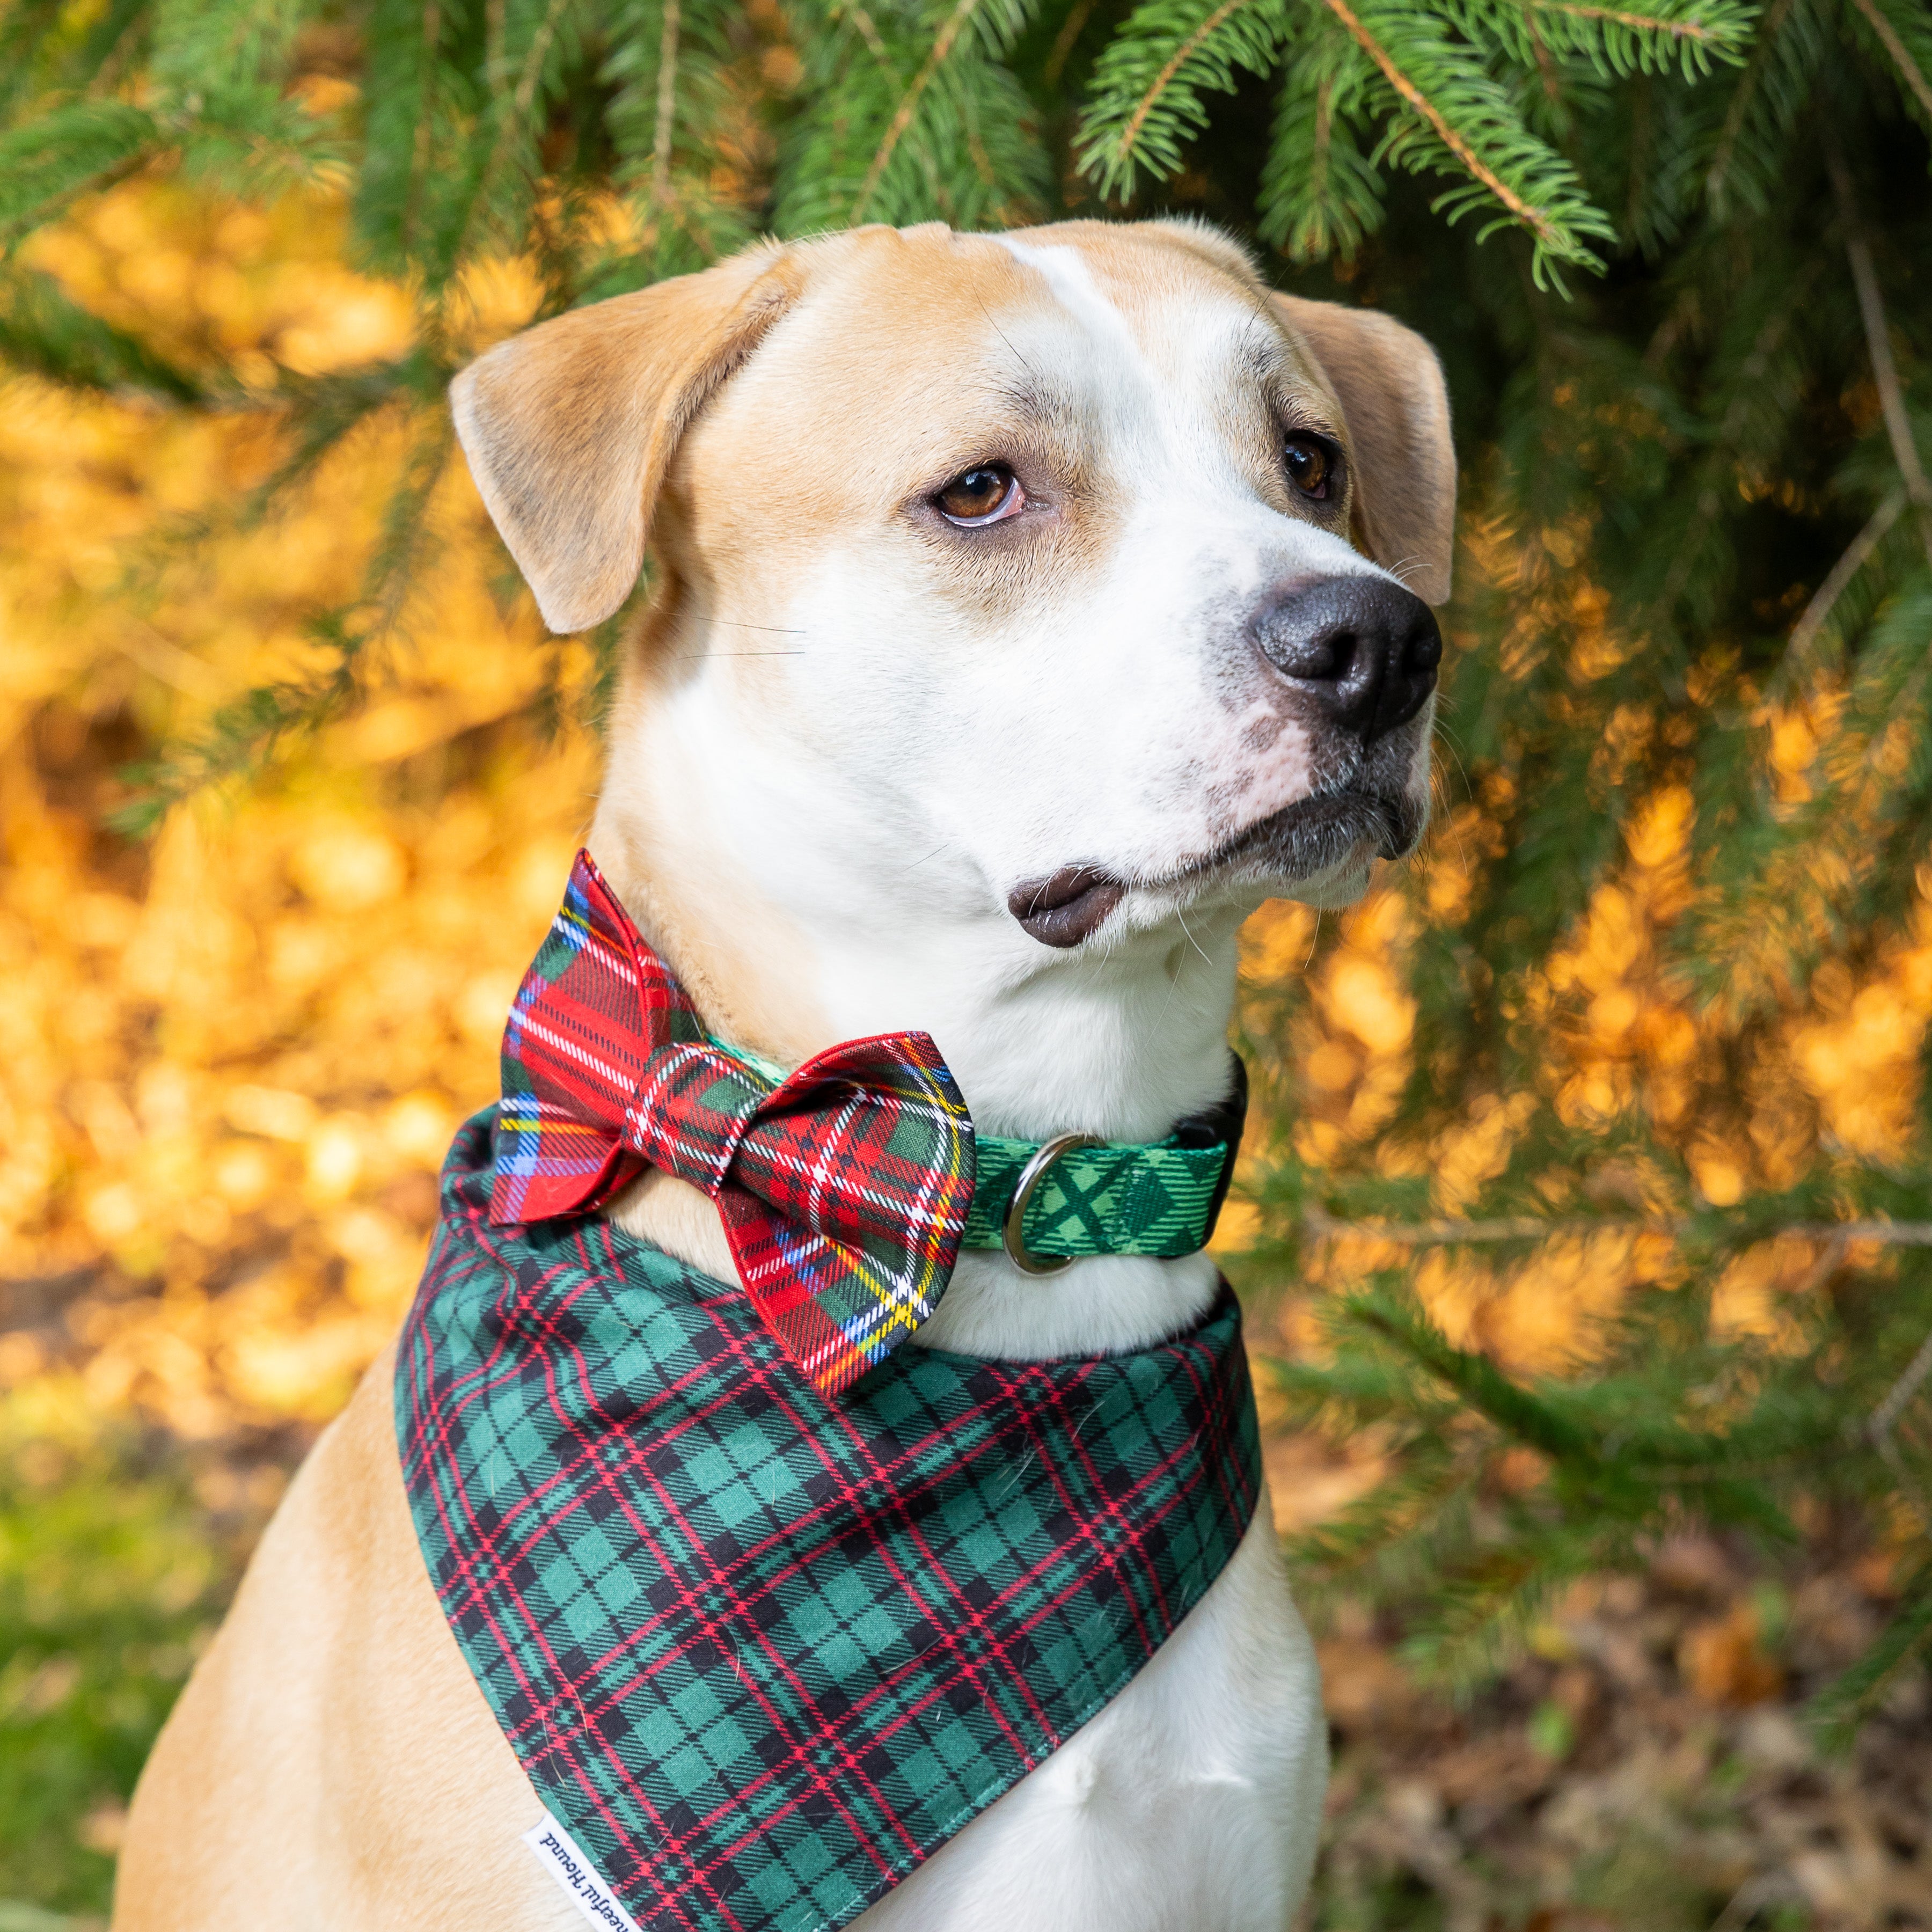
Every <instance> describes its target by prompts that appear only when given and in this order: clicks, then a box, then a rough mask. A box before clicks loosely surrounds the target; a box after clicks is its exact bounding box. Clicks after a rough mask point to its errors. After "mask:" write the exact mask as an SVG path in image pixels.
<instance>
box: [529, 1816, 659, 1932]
mask: <svg viewBox="0 0 1932 1932" xmlns="http://www.w3.org/2000/svg"><path fill="white" fill-rule="evenodd" d="M523 1843H525V1844H526V1845H527V1846H529V1848H530V1849H531V1850H532V1852H535V1854H536V1855H537V1858H538V1861H539V1862H540V1863H541V1864H542V1865H543V1867H544V1870H547V1872H548V1873H550V1876H551V1877H552V1878H553V1879H556V1882H557V1883H558V1884H559V1885H562V1887H563V1888H564V1890H565V1891H567V1892H568V1893H569V1894H570V1895H571V1898H572V1899H574V1900H575V1901H576V1904H577V1910H578V1911H580V1912H582V1913H583V1915H584V1917H585V1918H587V1919H589V1921H590V1922H591V1924H593V1925H601V1926H602V1927H604V1932H638V1927H637V1921H636V1920H635V1919H634V1918H632V1917H631V1915H630V1914H629V1913H628V1912H626V1911H625V1909H624V1908H623V1907H622V1906H621V1905H619V1903H617V1901H616V1899H615V1898H614V1897H613V1896H612V1895H611V1892H610V1887H609V1886H608V1885H605V1884H604V1882H603V1881H602V1880H601V1879H599V1878H598V1876H597V1874H596V1873H595V1871H594V1870H592V1868H591V1864H590V1861H589V1859H588V1858H586V1857H585V1856H584V1855H583V1853H582V1852H580V1851H579V1850H578V1849H577V1842H576V1841H575V1840H574V1838H571V1835H570V1834H569V1833H568V1832H566V1831H565V1829H563V1827H562V1826H561V1825H559V1823H557V1822H556V1820H555V1819H554V1818H553V1817H551V1816H550V1814H549V1813H548V1812H547V1811H546V1812H545V1813H544V1815H543V1817H542V1819H541V1821H540V1822H538V1823H536V1824H534V1825H532V1826H531V1827H530V1829H529V1830H528V1831H527V1832H525V1833H524V1834H523Z"/></svg>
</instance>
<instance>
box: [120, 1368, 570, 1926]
mask: <svg viewBox="0 0 1932 1932" xmlns="http://www.w3.org/2000/svg"><path fill="white" fill-rule="evenodd" d="M394 1374H395V1350H394V1349H393V1348H392V1349H385V1350H384V1351H383V1354H382V1355H380V1357H379V1358H377V1361H376V1362H375V1364H374V1366H373V1367H371V1369H370V1370H369V1373H368V1375H367V1376H365V1377H364V1378H363V1380H362V1386H361V1387H360V1388H359V1389H358V1390H357V1391H356V1395H355V1397H354V1399H353V1400H352V1401H351V1402H350V1405H349V1406H348V1408H347V1409H345V1410H344V1412H343V1413H342V1415H341V1416H340V1417H338V1418H337V1420H336V1421H335V1422H334V1423H333V1424H331V1425H330V1427H329V1429H328V1430H326V1432H325V1433H324V1434H323V1438H322V1439H321V1441H320V1442H318V1443H317V1445H316V1446H315V1448H314V1451H313V1452H312V1453H311V1455H310V1457H309V1458H308V1461H307V1462H305V1463H304V1464H303V1465H302V1469H301V1470H300V1472H299V1473H298V1475H296V1480H295V1481H294V1483H293V1484H292V1485H291V1487H290V1490H289V1493H288V1495H287V1497H286V1498H285V1499H284V1502H283V1503H282V1506H281V1508H280V1509H279V1510H278V1511H277V1512H276V1514H275V1520H274V1521H273V1522H272V1523H271V1524H270V1525H269V1529H268V1532H267V1534H266V1535H264V1537H263V1539H262V1542H261V1545H260V1548H259V1549H258V1550H257V1551H256V1553H255V1557H254V1562H252V1563H251V1565H249V1568H248V1577H247V1578H246V1579H245V1581H244V1582H243V1583H242V1589H241V1592H240V1594H239V1595H238V1596H237V1597H236V1601H235V1604H234V1607H233V1609H232V1610H230V1611H229V1614H228V1618H227V1621H226V1622H225V1623H224V1624H223V1625H222V1627H221V1630H220V1634H219V1635H217V1637H216V1638H215V1640H214V1644H213V1645H212V1646H211V1648H210V1649H209V1650H208V1654H207V1655H205V1657H203V1658H202V1660H201V1662H200V1664H199V1666H198V1667H196V1671H195V1673H194V1677H193V1682H191V1683H190V1685H189V1687H188V1688H187V1691H186V1692H185V1693H184V1694H183V1696H182V1697H181V1701H180V1703H178V1704H177V1705H176V1706H175V1710H174V1714H173V1715H172V1717H171V1718H169V1720H168V1723H167V1725H166V1728H165V1729H164V1730H163V1731H162V1733H161V1735H160V1739H159V1741H158V1742H157V1743H156V1745H155V1746H154V1752H153V1754H152V1755H151V1757H150V1758H149V1759H148V1764H147V1768H146V1769H145V1771H144V1772H143V1773H142V1780H141V1787H140V1790H139V1793H137V1794H136V1801H135V1805H134V1810H133V1818H132V1820H131V1823H130V1830H129V1832H128V1835H127V1844H126V1848H125V1849H124V1851H123V1852H122V1854H121V1869H120V1873H119V1876H118V1882H117V1884H116V1885H115V1917H114V1923H115V1927H116V1932H227V1929H228V1928H229V1927H235V1928H238V1929H239V1928H240V1927H251V1926H254V1925H257V1924H260V1923H261V1922H263V1915H262V1902H263V1901H264V1900H271V1901H273V1904H274V1910H273V1913H272V1922H273V1923H275V1924H276V1925H277V1927H278V1928H279V1932H308V1928H314V1932H363V1928H365V1927H366V1928H369V1932H375V1928H377V1927H395V1926H399V1925H403V1924H415V1923H419V1922H420V1923H425V1924H428V1923H449V1924H483V1923H488V1924H496V1923H504V1922H510V1921H511V1920H513V1919H514V1920H515V1922H517V1923H519V1924H520V1925H522V1926H523V1927H527V1928H529V1932H538V1928H539V1927H545V1926H556V1927H562V1926H566V1925H569V1924H574V1923H575V1922H576V1921H575V1918H574V1914H573V1913H572V1912H571V1908H570V1906H569V1905H568V1903H567V1902H565V1901H564V1900H562V1898H561V1897H559V1894H558V1893H557V1892H556V1889H555V1888H554V1887H553V1885H551V1883H550V1880H549V1879H547V1878H546V1877H545V1876H544V1873H543V1872H542V1870H541V1867H539V1866H538V1864H536V1862H535V1861H534V1860H533V1859H532V1858H531V1857H530V1855H529V1852H526V1850H525V1849H523V1846H522V1845H521V1844H520V1843H518V1842H517V1840H518V1837H519V1835H520V1834H521V1833H522V1832H525V1831H526V1830H528V1829H529V1827H530V1826H532V1824H534V1823H535V1822H536V1820H537V1818H538V1815H539V1814H540V1813H541V1810H542V1807H541V1805H539V1804H538V1801H537V1799H536V1796H535V1793H533V1792H532V1790H531V1789H530V1787H529V1782H528V1781H527V1780H526V1778H524V1776H523V1772H522V1770H521V1769H520V1767H519V1766H518V1765H517V1760H516V1757H515V1754H514V1753H513V1752H512V1751H511V1749H510V1747H509V1745H508V1742H506V1741H505V1738H504V1736H503V1734H502V1731H501V1730H499V1728H498V1726H497V1724H496V1718H495V1717H494V1716H493V1715H492V1714H491V1712H490V1707H489V1706H488V1705H487V1703H484V1698H483V1694H482V1692H481V1691H480V1690H479V1689H478V1688H477V1685H476V1681H475V1679H474V1678H472V1676H470V1674H469V1667H468V1666H467V1665H466V1664H465V1663H464V1662H463V1656H462V1653H461V1652H460V1651H458V1649H457V1647H456V1640H455V1638H454V1637H452V1636H451V1634H450V1632H449V1625H448V1624H447V1623H446V1622H444V1620H443V1611H442V1609H441V1607H440V1605H439V1604H437V1600H436V1593H435V1592H434V1590H433V1589H431V1586H430V1581H429V1576H428V1572H427V1571H425V1569H424V1568H423V1561H422V1555H421V1553H419V1550H418V1549H417V1547H416V1529H415V1526H414V1525H413V1523H411V1522H410V1516H409V1508H408V1504H407V1501H406V1500H405V1499H404V1494H403V1485H402V1472H401V1468H400V1466H399V1465H398V1457H397V1453H396V1438H395V1424H394V1422H393V1420H392V1409H391V1401H392V1379H393V1376H394ZM319 1817H320V1818H323V1819H328V1820H333V1821H335V1829H334V1830H333V1831H332V1832H329V1833H327V1834H326V1835H318V1833H317V1830H316V1828H315V1827H316V1820H317V1819H318V1818H319ZM288 1900H305V1901H306V1902H307V1904H308V1912H307V1915H306V1916H305V1917H304V1918H301V1919H300V1920H299V1921H291V1920H290V1919H289V1918H287V1917H285V1916H284V1915H283V1912H284V1909H285V1906H286V1902H287V1901H288ZM412 1900H414V1901H415V1903H414V1904H412V1903H411V1901H412ZM431 1901H433V1902H434V1903H433V1904H432V1903H431ZM519 1913H520V1915H521V1916H520V1918H518V1917H517V1914H519Z"/></svg>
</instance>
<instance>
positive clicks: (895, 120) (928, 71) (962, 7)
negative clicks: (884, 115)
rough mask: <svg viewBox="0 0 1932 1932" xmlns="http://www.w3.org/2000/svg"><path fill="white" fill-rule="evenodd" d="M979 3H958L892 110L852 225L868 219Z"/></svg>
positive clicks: (855, 204) (977, 0)
mask: <svg viewBox="0 0 1932 1932" xmlns="http://www.w3.org/2000/svg"><path fill="white" fill-rule="evenodd" d="M979 8H980V0H956V5H955V6H954V7H953V11H952V12H951V13H949V14H948V15H947V17H946V21H945V24H944V26H941V28H940V30H939V31H938V34H936V35H935V37H934V39H933V43H932V52H930V53H929V54H928V55H926V60H925V63H924V65H922V66H921V68H919V71H918V73H917V74H915V75H913V79H912V84H911V85H910V86H909V87H907V89H906V91H905V92H904V94H903V95H901V96H900V97H899V102H898V106H897V107H895V108H894V109H893V110H892V118H891V120H890V121H888V122H887V123H886V131H885V133H884V135H883V136H882V137H881V139H880V142H879V145H878V150H877V152H876V153H875V154H874V155H873V157H872V164H871V166H870V167H869V168H868V169H866V170H865V180H864V181H863V182H862V184H861V185H860V187H859V196H858V199H857V200H856V201H855V202H853V204H852V221H853V225H854V226H856V225H857V224H858V223H859V222H861V221H862V220H865V211H866V209H867V208H869V207H870V206H871V202H872V196H874V194H875V193H877V190H878V186H879V182H880V179H881V178H882V177H883V175H884V174H885V172H886V168H887V167H888V166H890V165H891V162H892V154H893V153H894V151H895V149H896V148H898V144H899V142H901V140H903V139H904V137H905V132H906V130H907V128H908V127H910V126H911V125H912V124H913V116H914V115H916V114H917V113H918V112H919V99H920V97H921V96H922V95H924V93H925V92H926V89H928V88H929V87H930V86H932V80H933V77H934V76H935V74H938V71H939V70H940V69H941V68H942V67H943V66H944V65H945V64H946V58H947V55H949V54H950V53H951V52H952V51H953V43H954V42H955V41H956V40H958V39H959V36H960V34H962V32H963V31H965V28H966V26H967V24H968V22H969V21H971V19H972V17H973V16H974V13H977V11H978V10H979Z"/></svg>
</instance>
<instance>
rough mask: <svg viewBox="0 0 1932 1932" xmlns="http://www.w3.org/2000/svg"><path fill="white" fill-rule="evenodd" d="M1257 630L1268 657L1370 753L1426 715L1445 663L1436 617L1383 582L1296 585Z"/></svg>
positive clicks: (1266, 610) (1330, 580)
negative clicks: (1382, 739) (1420, 714)
mask: <svg viewBox="0 0 1932 1932" xmlns="http://www.w3.org/2000/svg"><path fill="white" fill-rule="evenodd" d="M1253 633H1254V637H1255V641H1256V644H1257V645H1258V646H1259V648H1260V650H1261V654H1262V656H1263V657H1265V658H1267V660H1268V662H1269V663H1270V664H1272V665H1274V667H1275V669H1276V670H1278V671H1279V672H1280V673H1281V674H1282V676H1283V677H1285V678H1286V679H1288V680H1289V682H1290V683H1291V684H1293V685H1295V686H1296V687H1297V688H1298V689H1301V690H1303V691H1306V692H1307V694H1309V696H1310V697H1311V698H1313V700H1314V701H1315V702H1316V704H1317V705H1318V706H1319V707H1320V709H1321V710H1322V713H1323V715H1325V716H1326V717H1328V718H1329V719H1330V720H1331V721H1333V722H1334V724H1335V725H1336V726H1337V727H1338V728H1339V729H1340V730H1343V731H1346V733H1348V734H1349V736H1351V737H1353V738H1358V739H1360V740H1361V742H1362V743H1363V744H1364V745H1369V744H1373V742H1375V740H1376V739H1378V738H1380V737H1383V736H1386V735H1387V734H1388V733H1389V732H1391V731H1393V730H1394V729H1395V728H1396V727H1397V725H1398V724H1407V723H1408V721H1409V719H1410V718H1413V717H1414V716H1415V714H1416V713H1417V712H1418V711H1420V710H1421V709H1422V707H1423V706H1424V703H1427V700H1428V697H1429V694H1430V692H1431V691H1433V690H1434V689H1435V688H1436V666H1437V665H1438V664H1440V663H1441V662H1442V632H1441V631H1439V630H1438V629H1437V628H1436V618H1435V616H1434V613H1433V612H1432V611H1431V610H1430V607H1429V606H1428V605H1427V604H1425V603H1424V602H1423V601H1422V599H1421V598H1420V597H1418V596H1417V595H1415V592H1413V591H1409V590H1405V589H1403V587H1402V586H1401V585H1400V584H1399V583H1391V582H1390V581H1389V580H1388V578H1387V577H1367V576H1362V577H1321V578H1319V579H1317V580H1316V581H1315V582H1313V583H1310V582H1307V581H1306V580H1304V581H1302V582H1300V583H1295V584H1292V585H1290V586H1287V587H1286V589H1283V590H1281V591H1278V592H1276V593H1275V595H1274V597H1273V598H1271V600H1270V601H1268V603H1266V604H1264V605H1263V606H1262V609H1261V610H1260V612H1259V613H1258V614H1257V616H1256V617H1255V619H1254V620H1253Z"/></svg>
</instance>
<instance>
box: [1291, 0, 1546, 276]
mask: <svg viewBox="0 0 1932 1932" xmlns="http://www.w3.org/2000/svg"><path fill="white" fill-rule="evenodd" d="M1323 4H1324V5H1325V6H1326V7H1328V10H1329V12H1330V13H1333V14H1334V17H1336V19H1337V20H1340V22H1341V23H1342V24H1343V26H1345V27H1346V28H1348V30H1349V33H1350V34H1351V35H1352V37H1354V40H1355V43H1356V45H1357V46H1359V47H1360V48H1361V49H1362V51H1363V52H1364V53H1365V54H1367V55H1368V57H1369V58H1370V59H1371V60H1372V61H1373V62H1375V64H1376V66H1377V67H1379V68H1381V69H1382V77H1383V79H1384V80H1386V81H1387V82H1388V84H1389V85H1390V86H1391V87H1392V88H1394V89H1395V91H1396V92H1397V94H1399V95H1401V97H1402V98H1403V100H1404V101H1407V102H1408V104H1409V106H1410V107H1411V108H1412V109H1413V110H1415V113H1418V114H1419V115H1421V117H1422V118H1423V119H1424V120H1425V121H1427V122H1428V123H1429V125H1430V129H1431V130H1432V131H1433V133H1434V134H1435V136H1436V139H1438V140H1439V141H1440V142H1442V145H1444V146H1445V148H1448V150H1449V151H1450V152H1451V154H1454V156H1455V157H1456V158H1457V160H1459V161H1460V162H1461V163H1462V164H1463V166H1464V167H1465V168H1466V169H1468V170H1469V172H1470V173H1471V174H1472V175H1475V178H1476V179H1477V180H1478V181H1481V183H1482V184H1483V185H1484V187H1486V188H1487V189H1488V190H1489V191H1490V193H1492V194H1493V195H1494V196H1496V199H1497V200H1498V201H1499V202H1502V205H1503V206H1504V207H1505V208H1508V210H1509V211H1510V212H1511V214H1514V216H1515V217H1517V220H1519V221H1520V222H1522V223H1523V224H1524V226H1526V227H1527V228H1528V229H1529V231H1530V232H1531V233H1532V234H1533V235H1534V236H1535V237H1536V239H1538V241H1539V242H1541V243H1542V244H1543V245H1544V247H1545V248H1561V247H1562V245H1563V240H1564V238H1563V236H1562V235H1561V234H1559V233H1558V231H1557V229H1556V224H1555V223H1553V222H1552V221H1551V220H1550V217H1548V216H1547V214H1544V211H1542V209H1541V208H1534V207H1532V205H1530V204H1529V202H1526V201H1525V200H1524V199H1523V197H1522V196H1520V194H1518V193H1517V192H1516V191H1515V190H1514V189H1513V188H1511V187H1510V185H1509V184H1508V182H1506V181H1504V180H1503V179H1502V178H1501V176H1499V175H1497V174H1496V172H1494V171H1493V169H1490V168H1487V167H1486V166H1484V164H1483V161H1482V160H1481V157H1480V156H1479V155H1478V154H1477V152H1476V151H1475V148H1472V147H1471V146H1470V145H1469V142H1466V140H1464V139H1463V137H1462V136H1461V135H1460V134H1459V133H1457V131H1456V130H1455V129H1454V128H1453V127H1451V126H1450V124H1448V121H1445V120H1444V119H1443V118H1442V115H1440V114H1439V113H1437V112H1436V110H1435V108H1434V107H1433V105H1431V104H1430V100H1429V97H1428V96H1427V95H1425V94H1424V92H1423V91H1422V90H1421V88H1419V87H1418V86H1416V84H1415V82H1414V81H1412V80H1410V79H1409V76H1408V75H1407V74H1404V73H1403V71H1402V69H1401V68H1399V67H1397V65H1396V64H1395V62H1394V58H1393V57H1392V56H1391V55H1390V53H1389V52H1388V49H1387V48H1385V46H1383V45H1382V43H1381V42H1380V41H1379V40H1377V39H1376V37H1375V35H1374V34H1372V33H1370V31H1369V30H1368V28H1366V27H1365V26H1363V25H1362V23H1361V21H1360V20H1357V19H1356V17H1355V14H1354V13H1353V12H1352V10H1351V9H1350V7H1349V0H1323Z"/></svg>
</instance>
